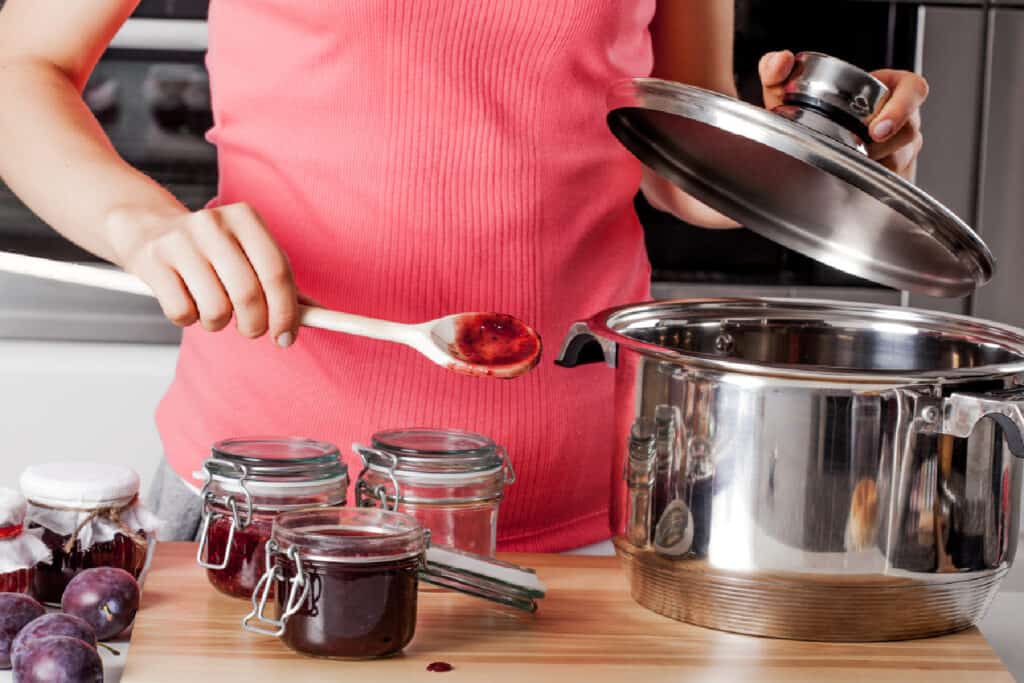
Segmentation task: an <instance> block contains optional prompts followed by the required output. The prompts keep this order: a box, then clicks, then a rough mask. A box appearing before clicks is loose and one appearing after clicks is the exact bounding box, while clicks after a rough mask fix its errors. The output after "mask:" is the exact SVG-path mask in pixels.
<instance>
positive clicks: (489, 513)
mask: <svg viewBox="0 0 1024 683" xmlns="http://www.w3.org/2000/svg"><path fill="white" fill-rule="evenodd" d="M352 448H353V450H354V451H355V452H356V453H357V454H358V455H359V456H360V457H361V458H362V460H363V471H362V472H360V474H359V479H358V481H357V482H356V504H357V505H358V506H360V507H365V506H373V505H379V506H381V507H383V508H386V509H389V510H397V511H398V512H405V513H406V514H409V515H412V516H413V517H415V518H416V519H418V520H419V522H420V524H422V525H423V526H424V527H425V528H427V529H429V530H430V534H431V538H432V539H433V542H434V543H438V544H442V545H446V546H451V547H452V548H457V549H459V550H463V551H465V552H470V553H475V554H478V555H487V556H491V557H493V556H494V551H495V549H496V545H497V529H498V507H499V505H500V504H501V499H502V497H503V495H504V491H505V486H507V485H508V484H511V483H513V482H514V481H515V472H514V470H513V469H512V463H511V461H510V460H509V459H508V455H507V454H506V453H505V449H504V448H502V447H501V446H499V445H498V444H496V443H494V441H492V440H491V439H489V438H487V437H486V436H483V435H481V434H474V433H472V432H464V431H459V430H454V429H401V430H393V431H386V432H377V433H376V434H374V435H373V440H372V441H371V442H370V446H362V445H359V444H354V445H353V447H352Z"/></svg>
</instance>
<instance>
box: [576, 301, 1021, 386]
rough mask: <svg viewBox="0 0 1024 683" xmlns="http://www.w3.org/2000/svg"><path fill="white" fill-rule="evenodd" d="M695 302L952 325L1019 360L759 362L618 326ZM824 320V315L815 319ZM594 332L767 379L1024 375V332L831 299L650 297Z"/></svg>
mask: <svg viewBox="0 0 1024 683" xmlns="http://www.w3.org/2000/svg"><path fill="white" fill-rule="evenodd" d="M681 305H688V306H691V307H692V306H696V305H702V306H707V305H722V306H727V305H734V306H735V305H739V306H747V307H759V306H760V307H763V308H764V309H765V311H766V312H768V311H774V312H775V313H776V314H789V315H794V314H800V313H803V314H807V313H813V312H817V313H821V314H825V313H833V314H839V315H840V316H841V317H844V318H848V319H849V322H861V323H871V322H874V323H889V324H905V325H914V326H915V327H916V326H921V327H922V328H932V329H935V328H938V327H943V326H945V327H949V328H951V329H952V330H956V331H958V332H959V333H961V335H962V336H965V337H973V338H975V340H976V342H977V343H979V344H992V345H996V346H998V347H999V348H1001V349H1004V350H1006V351H1008V352H1010V353H1014V354H1016V355H1018V356H1019V360H1016V361H1012V362H1008V363H999V364H995V365H985V366H981V367H975V368H956V369H950V368H946V369H937V370H922V371H909V370H885V369H879V370H860V369H845V368H834V367H827V366H816V365H802V366H801V365H790V364H784V363H758V362H753V361H743V360H724V359H722V358H718V357H715V356H712V355H709V354H706V353H695V352H683V351H678V350H676V349H671V348H668V347H664V346H659V345H657V344H652V343H650V342H645V341H641V340H638V339H634V338H633V337H629V336H627V335H625V334H622V333H621V332H619V331H617V330H615V329H613V325H614V324H615V321H616V320H617V319H622V318H624V317H626V316H627V315H628V314H630V313H639V312H641V311H642V310H644V309H650V308H668V307H671V306H681ZM810 319H821V318H810ZM584 324H585V325H586V326H587V328H588V330H589V332H590V333H591V334H592V335H593V336H595V337H597V338H599V339H603V340H606V341H609V342H612V343H614V344H615V345H616V346H621V347H624V348H627V349H629V350H631V351H636V352H638V353H641V354H643V355H647V356H653V357H656V358H662V359H664V360H668V361H673V362H684V363H686V364H687V365H691V366H695V367H698V368H702V369H707V370H712V371H717V372H723V373H742V374H748V375H756V376H762V377H774V378H781V379H794V380H805V381H833V382H834V381H842V382H849V383H858V384H860V383H864V384H885V385H907V384H934V383H936V382H939V383H942V382H953V381H960V380H969V379H977V378H984V377H993V376H1007V375H1014V374H1018V373H1024V330H1021V329H1019V328H1016V327H1013V326H1012V325H1006V324H1003V323H997V322H992V321H989V320H983V319H980V318H973V317H971V316H966V315H956V314H952V313H942V312H938V311H926V310H922V309H918V308H909V307H907V308H904V307H900V306H888V305H883V304H868V303H856V302H839V301H830V300H827V299H784V298H772V297H695V298H683V299H668V300H661V301H651V302H647V303H642V304H627V305H623V306H616V307H612V308H608V309H605V310H603V311H601V312H600V313H597V314H596V315H594V316H592V317H590V318H589V319H588V320H587V321H586V322H585V323H584Z"/></svg>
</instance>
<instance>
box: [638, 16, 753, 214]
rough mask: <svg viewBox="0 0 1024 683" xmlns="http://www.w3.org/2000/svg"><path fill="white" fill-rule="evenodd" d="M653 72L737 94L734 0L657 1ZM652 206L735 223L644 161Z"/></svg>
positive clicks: (646, 192) (646, 193)
mask: <svg viewBox="0 0 1024 683" xmlns="http://www.w3.org/2000/svg"><path fill="white" fill-rule="evenodd" d="M650 28H651V43H652V48H653V51H654V70H653V72H652V74H651V75H652V76H654V77H655V78H663V79H665V80H669V81H678V82H680V83H688V84H690V85H696V86H698V87H701V88H706V89H708V90H715V91H718V92H721V93H724V94H726V95H730V96H733V97H735V96H736V82H735V80H734V77H733V58H732V53H733V36H734V35H735V18H734V0H659V2H658V8H657V11H656V12H655V15H654V21H652V22H651V27H650ZM641 189H642V190H643V193H644V196H645V197H646V198H647V200H648V201H649V202H650V203H651V205H652V206H654V207H655V208H657V209H659V210H661V211H665V212H667V213H671V214H673V215H675V216H677V217H679V218H681V219H683V220H685V221H687V222H688V223H693V224H694V225H701V226H704V227H708V228H734V227H738V224H737V223H736V222H735V221H733V220H731V219H729V218H727V217H726V216H723V215H722V214H720V213H718V212H717V211H715V210H714V209H712V208H710V207H708V206H707V205H705V204H702V203H701V202H699V201H697V200H696V199H694V198H693V197H691V196H690V195H688V194H686V193H685V192H682V191H680V190H679V189H678V188H676V187H675V186H674V185H673V184H672V183H670V182H669V181H667V180H665V179H664V178H661V177H660V176H658V175H657V174H656V173H654V172H653V171H651V170H650V169H649V168H647V167H646V166H645V167H644V170H643V181H642V185H641Z"/></svg>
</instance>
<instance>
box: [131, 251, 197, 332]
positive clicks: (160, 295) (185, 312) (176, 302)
mask: <svg viewBox="0 0 1024 683" xmlns="http://www.w3.org/2000/svg"><path fill="white" fill-rule="evenodd" d="M135 274H136V275H138V276H139V277H140V278H142V281H143V282H145V283H146V284H147V285H149V288H150V289H151V290H153V295H154V296H156V300H157V302H158V303H159V304H160V309H161V310H162V311H163V313H164V316H166V317H167V319H168V320H170V321H171V322H172V323H174V324H175V325H177V326H178V327H188V326H189V325H191V324H192V323H194V322H195V321H197V320H199V310H198V309H197V308H196V304H195V301H193V300H192V295H191V294H190V293H189V291H188V288H187V287H186V286H185V283H184V282H182V281H181V278H180V277H178V274H177V273H175V272H174V270H172V269H171V268H170V267H169V266H167V265H165V264H163V263H160V264H153V265H149V266H144V270H141V271H137V272H136V273H135Z"/></svg>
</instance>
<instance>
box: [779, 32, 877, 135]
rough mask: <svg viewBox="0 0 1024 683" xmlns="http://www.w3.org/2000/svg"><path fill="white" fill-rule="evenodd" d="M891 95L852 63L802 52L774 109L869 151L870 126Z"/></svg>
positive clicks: (823, 55) (875, 79)
mask: <svg viewBox="0 0 1024 683" xmlns="http://www.w3.org/2000/svg"><path fill="white" fill-rule="evenodd" d="M889 94H890V93H889V88H887V87H886V86H885V84H884V83H882V82H881V81H880V80H878V79H877V78H875V77H874V76H872V75H871V74H869V73H868V72H866V71H864V70H863V69H861V68H859V67H856V66H854V65H853V64H849V63H847V62H844V61H843V60H841V59H836V58H835V57H830V56H829V55H825V54H821V53H820V52H801V53H799V54H797V55H796V63H795V65H794V66H793V71H792V72H791V73H790V74H789V77H788V78H787V79H786V82H785V83H784V84H783V95H782V102H783V104H782V105H781V106H779V107H776V108H775V112H776V113H777V114H780V115H782V116H785V117H786V118H788V119H790V120H793V121H796V122H797V123H800V124H803V125H805V126H808V127H809V128H812V129H814V130H816V131H818V132H819V133H822V134H824V135H827V136H829V137H830V138H834V139H836V140H839V141H840V142H842V143H843V144H846V145H848V146H850V147H854V148H856V149H859V150H860V151H862V152H866V151H867V150H866V148H865V145H866V144H867V143H869V142H870V141H871V135H870V134H869V133H868V125H869V124H870V123H871V121H872V120H873V119H874V118H875V116H877V115H878V113H879V112H880V111H881V110H882V107H883V106H885V103H886V101H888V99H889Z"/></svg>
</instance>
